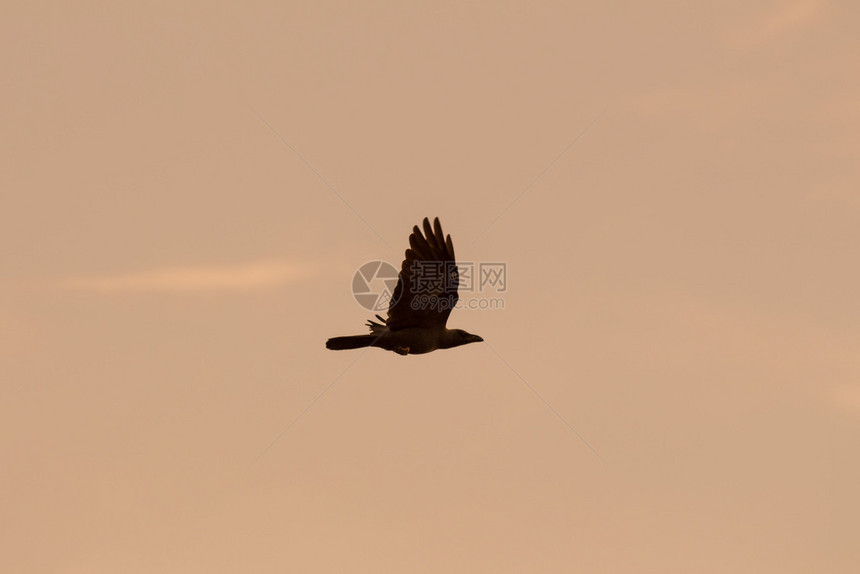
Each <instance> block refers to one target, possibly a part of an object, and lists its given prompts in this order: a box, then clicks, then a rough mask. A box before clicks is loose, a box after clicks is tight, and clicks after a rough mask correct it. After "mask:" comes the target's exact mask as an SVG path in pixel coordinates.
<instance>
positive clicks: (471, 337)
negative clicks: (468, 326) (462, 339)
mask: <svg viewBox="0 0 860 574" xmlns="http://www.w3.org/2000/svg"><path fill="white" fill-rule="evenodd" d="M469 342H470V343H483V342H484V339H482V338H481V337H480V336H478V335H469Z"/></svg>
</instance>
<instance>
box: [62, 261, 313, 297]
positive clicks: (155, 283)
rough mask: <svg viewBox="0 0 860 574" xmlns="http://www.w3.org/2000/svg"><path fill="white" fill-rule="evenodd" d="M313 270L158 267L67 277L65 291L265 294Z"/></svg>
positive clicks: (288, 265) (285, 264)
mask: <svg viewBox="0 0 860 574" xmlns="http://www.w3.org/2000/svg"><path fill="white" fill-rule="evenodd" d="M313 274H314V273H313V270H312V269H311V268H310V267H309V266H307V265H303V264H298V263H295V262H289V261H281V260H268V261H256V262H251V263H240V264H235V265H188V266H179V267H158V268H155V269H147V270H143V271H133V272H130V273H119V274H115V275H90V276H78V277H69V278H67V279H65V280H63V281H62V286H63V287H65V288H67V289H74V290H80V291H91V292H97V293H213V292H233V293H244V292H252V291H266V290H271V289H276V288H278V287H282V286H284V285H287V284H289V283H295V282H298V281H303V280H305V279H308V278H310V277H311V276H312V275H313Z"/></svg>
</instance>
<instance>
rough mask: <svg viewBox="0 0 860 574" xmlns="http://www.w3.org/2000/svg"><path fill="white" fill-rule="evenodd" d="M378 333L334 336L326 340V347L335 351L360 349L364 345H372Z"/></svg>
mask: <svg viewBox="0 0 860 574" xmlns="http://www.w3.org/2000/svg"><path fill="white" fill-rule="evenodd" d="M378 338H379V337H378V336H377V335H352V336H349V337H332V338H331V339H329V340H328V341H326V342H325V346H326V349H331V350H333V351H343V350H345V349H360V348H362V347H370V346H371V345H372V344H373V343H374V342H376V339H378Z"/></svg>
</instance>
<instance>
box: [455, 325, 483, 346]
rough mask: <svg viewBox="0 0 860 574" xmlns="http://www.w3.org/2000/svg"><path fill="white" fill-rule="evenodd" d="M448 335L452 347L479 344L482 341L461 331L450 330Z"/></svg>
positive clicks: (478, 337) (476, 336)
mask: <svg viewBox="0 0 860 574" xmlns="http://www.w3.org/2000/svg"><path fill="white" fill-rule="evenodd" d="M450 333H451V346H452V347H459V346H460V345H465V344H467V343H481V342H483V340H484V339H482V338H481V337H480V336H478V335H473V334H472V333H468V332H466V331H464V330H463V329H451V331H450Z"/></svg>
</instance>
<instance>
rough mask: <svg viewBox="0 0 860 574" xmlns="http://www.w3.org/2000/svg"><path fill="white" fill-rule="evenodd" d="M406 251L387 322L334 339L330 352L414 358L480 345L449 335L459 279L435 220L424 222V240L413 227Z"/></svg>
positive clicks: (472, 338)
mask: <svg viewBox="0 0 860 574" xmlns="http://www.w3.org/2000/svg"><path fill="white" fill-rule="evenodd" d="M409 246H410V248H409V249H407V250H406V259H404V260H403V265H402V266H401V268H400V277H399V279H398V281H397V287H395V288H394V294H393V295H392V296H391V302H390V304H389V306H388V319H383V318H382V317H380V316H379V315H377V316H376V318H377V319H379V321H381V323H377V322H376V321H373V320H370V321H368V322H367V326H368V327H370V334H369V335H353V336H351V337H333V338H331V339H329V340H328V341H326V344H325V346H326V347H327V348H329V349H333V350H336V351H340V350H343V349H359V348H361V347H379V348H381V349H386V350H388V351H394V352H395V353H397V354H399V355H418V354H421V353H429V352H430V351H435V350H436V349H450V348H451V347H459V346H460V345H465V344H466V343H478V342H481V341H483V339H482V338H481V337H479V336H478V335H472V334H471V333H467V332H466V331H463V330H462V329H448V328H447V327H445V323H447V322H448V315H450V314H451V309H453V308H454V306H455V305H456V304H457V300H458V298H459V296H458V295H457V288H458V287H459V285H460V275H459V273H458V272H457V264H456V262H455V261H456V260H455V259H454V244H453V243H451V236H450V235H449V236H447V237H445V235H444V234H443V233H442V226H441V225H440V224H439V218H438V217H437V218H436V219H434V220H433V227H431V226H430V221H429V220H428V219H427V218H426V217H425V218H424V234H423V235H422V233H421V230H420V229H419V228H418V226H417V225H416V226H415V227H413V228H412V235H410V236H409Z"/></svg>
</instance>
